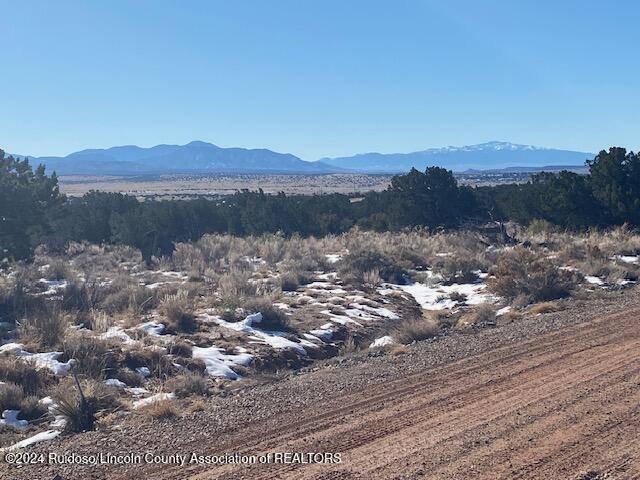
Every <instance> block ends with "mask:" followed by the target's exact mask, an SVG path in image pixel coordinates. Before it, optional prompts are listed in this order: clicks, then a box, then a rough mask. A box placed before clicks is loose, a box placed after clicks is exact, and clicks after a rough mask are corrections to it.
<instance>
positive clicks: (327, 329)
mask: <svg viewBox="0 0 640 480" xmlns="http://www.w3.org/2000/svg"><path fill="white" fill-rule="evenodd" d="M331 326H332V325H331V324H330V323H325V324H324V325H321V326H320V328H316V329H314V330H310V331H309V333H310V334H311V335H312V336H314V337H317V338H319V339H320V340H324V341H325V342H328V341H330V340H331V338H333V329H332V328H331Z"/></svg>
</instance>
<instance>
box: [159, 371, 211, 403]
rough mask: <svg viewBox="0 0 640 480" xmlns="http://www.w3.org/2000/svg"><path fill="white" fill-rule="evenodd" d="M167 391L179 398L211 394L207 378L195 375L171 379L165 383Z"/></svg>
mask: <svg viewBox="0 0 640 480" xmlns="http://www.w3.org/2000/svg"><path fill="white" fill-rule="evenodd" d="M165 389H166V390H168V391H170V392H173V393H175V394H176V396H177V397H179V398H183V397H188V396H189V395H207V394H208V393H209V386H208V385H207V378H206V377H204V376H203V375H198V374H194V373H183V374H180V375H176V376H175V377H171V378H170V379H169V380H167V381H166V382H165Z"/></svg>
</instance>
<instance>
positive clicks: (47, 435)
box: [0, 430, 60, 451]
mask: <svg viewBox="0 0 640 480" xmlns="http://www.w3.org/2000/svg"><path fill="white" fill-rule="evenodd" d="M58 435H60V430H47V431H46V432H40V433H37V434H36V435H33V436H32V437H29V438H25V439H24V440H21V441H19V442H18V443H15V444H13V445H11V446H10V447H5V448H2V449H0V451H7V450H17V449H18V448H24V447H28V446H29V445H33V444H34V443H39V442H46V441H47V440H53V439H54V438H56V437H57V436H58Z"/></svg>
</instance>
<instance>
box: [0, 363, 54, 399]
mask: <svg viewBox="0 0 640 480" xmlns="http://www.w3.org/2000/svg"><path fill="white" fill-rule="evenodd" d="M0 381H2V382H5V383H7V384H8V383H15V384H18V385H20V387H21V388H22V390H23V391H24V393H25V394H26V395H40V396H44V393H45V391H46V390H47V388H48V387H49V386H50V385H51V384H52V383H54V382H55V379H54V377H53V376H52V375H51V374H50V373H49V372H48V371H47V370H38V369H36V368H35V367H34V366H33V364H32V363H30V362H24V361H22V360H20V359H18V358H16V357H14V356H9V355H6V356H0Z"/></svg>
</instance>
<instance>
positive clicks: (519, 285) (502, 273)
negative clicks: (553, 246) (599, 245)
mask: <svg viewBox="0 0 640 480" xmlns="http://www.w3.org/2000/svg"><path fill="white" fill-rule="evenodd" d="M493 274H494V277H493V278H489V279H488V281H487V285H488V287H489V289H490V290H491V291H493V292H495V293H497V294H498V295H501V296H502V297H505V298H507V299H509V300H514V299H515V298H516V297H518V296H521V295H524V296H526V297H528V298H529V301H534V302H539V301H544V300H555V299H557V298H563V297H566V296H568V295H570V293H571V291H572V290H573V289H574V288H575V287H576V285H577V278H576V274H575V273H574V272H571V271H568V270H562V269H560V268H558V267H557V266H556V265H554V264H553V263H551V262H550V261H549V260H548V259H546V258H544V257H540V256H538V255H535V254H534V253H533V252H531V251H530V250H528V249H526V248H521V247H518V248H515V249H513V250H511V251H509V252H507V253H505V254H503V255H502V256H501V257H500V258H499V259H498V262H497V264H496V266H495V267H494V269H493Z"/></svg>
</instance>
